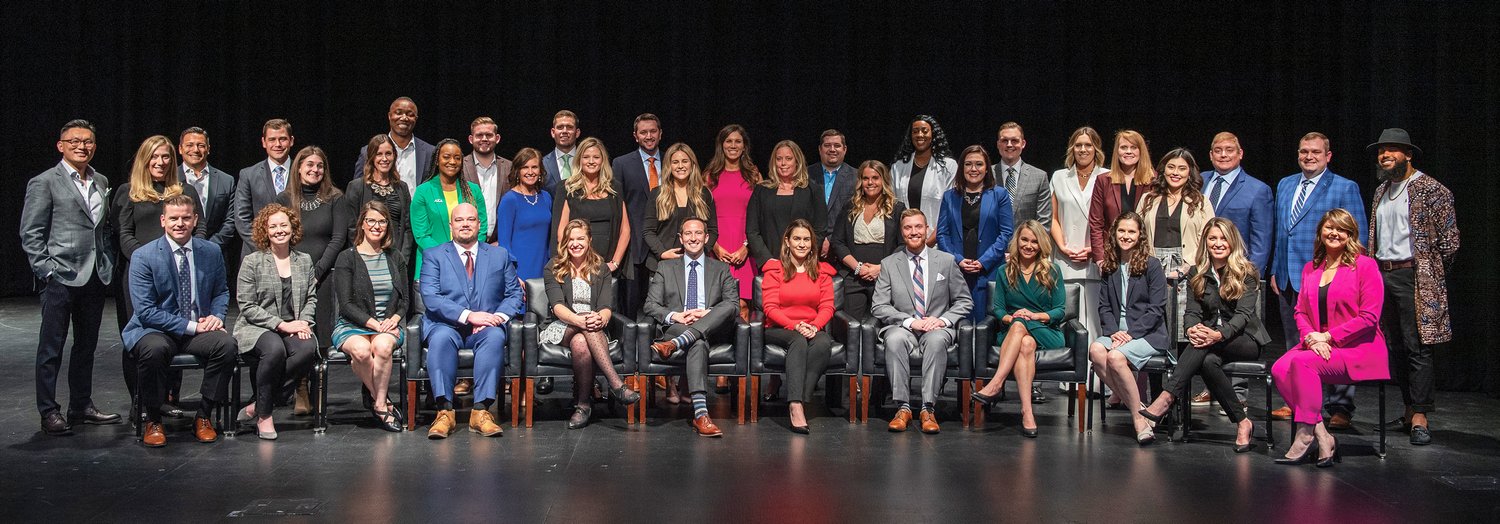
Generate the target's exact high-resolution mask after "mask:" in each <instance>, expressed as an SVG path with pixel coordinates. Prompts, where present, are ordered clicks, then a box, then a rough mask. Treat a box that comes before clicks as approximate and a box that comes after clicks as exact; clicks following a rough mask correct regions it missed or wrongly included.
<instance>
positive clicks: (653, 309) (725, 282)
mask: <svg viewBox="0 0 1500 524" xmlns="http://www.w3.org/2000/svg"><path fill="white" fill-rule="evenodd" d="M685 260H687V259H686V258H685V257H679V258H674V259H671V260H663V261H661V263H660V264H657V266H656V272H655V273H653V274H652V275H651V288H650V290H648V291H647V292H646V304H645V306H643V307H642V309H641V311H642V312H643V313H645V314H646V316H647V317H649V318H650V319H651V320H654V321H656V322H659V323H662V324H665V323H666V318H667V315H668V314H670V313H677V312H680V311H682V308H683V305H684V304H685V303H686V297H687V293H686V292H685V290H686V289H687V272H686V271H685V270H684V269H683V267H684V266H683V264H684V263H685V262H684V261H685ZM702 278H703V282H702V284H703V299H704V301H705V302H707V304H704V306H707V307H708V308H709V309H710V311H709V313H708V315H705V316H704V317H703V318H700V319H698V321H697V322H694V323H693V327H695V328H698V331H699V332H701V333H703V334H704V335H708V334H709V333H712V332H714V331H718V330H719V329H721V328H724V327H727V326H730V325H732V324H733V323H734V319H735V318H736V317H738V316H739V314H740V283H739V281H738V280H735V279H734V277H733V276H732V275H730V274H729V264H725V263H723V262H720V261H718V260H717V259H714V258H710V257H707V256H705V257H703V274H702ZM643 320H644V319H643ZM663 333H665V331H663Z"/></svg>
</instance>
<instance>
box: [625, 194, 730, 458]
mask: <svg viewBox="0 0 1500 524" xmlns="http://www.w3.org/2000/svg"><path fill="white" fill-rule="evenodd" d="M677 234H678V238H679V239H680V240H681V241H682V256H681V257H679V258H673V259H669V260H663V261H662V262H661V263H660V264H657V266H656V272H655V273H654V274H652V275H651V288H650V290H649V291H648V292H647V293H646V304H645V307H644V309H643V311H644V312H645V314H646V316H647V317H649V318H652V319H657V320H660V321H661V322H662V323H664V324H666V326H667V327H666V329H664V330H662V336H661V338H659V339H658V340H657V341H656V342H655V343H653V344H651V349H652V350H654V351H656V352H657V354H660V355H661V357H662V358H663V359H665V358H668V357H670V356H671V355H672V353H674V352H676V351H681V350H682V348H687V372H686V374H687V380H688V393H689V394H690V395H692V399H693V430H694V431H697V432H698V435H700V436H704V437H718V436H721V435H723V434H724V433H723V432H722V431H719V427H718V426H716V425H714V421H713V420H712V419H709V418H708V341H707V339H708V337H712V336H714V335H716V334H720V333H722V332H723V331H725V330H728V329H731V328H732V327H733V326H734V319H735V317H736V316H737V315H738V314H739V311H740V284H739V282H738V281H736V280H735V279H734V277H732V276H730V274H729V265H728V264H725V263H723V262H720V261H718V260H716V259H713V258H710V257H706V256H703V248H704V244H706V243H707V242H708V224H706V223H704V222H703V221H702V220H699V219H697V218H689V219H687V220H683V221H682V229H680V230H678V233H677ZM700 270H701V271H702V273H699V271H700ZM700 275H701V278H700Z"/></svg>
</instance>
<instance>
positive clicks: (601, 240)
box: [553, 137, 634, 280]
mask: <svg viewBox="0 0 1500 524" xmlns="http://www.w3.org/2000/svg"><path fill="white" fill-rule="evenodd" d="M573 173H574V174H573V176H572V177H570V178H568V180H567V181H566V182H564V184H563V185H564V188H565V189H564V191H563V198H560V199H558V200H557V203H555V204H553V205H554V206H556V207H557V208H558V211H557V212H556V213H554V216H556V217H557V218H556V222H555V223H554V227H553V229H555V230H557V237H556V238H559V239H561V238H566V237H564V236H563V231H562V227H563V226H564V225H566V224H567V223H568V222H569V221H572V220H583V221H585V222H588V224H589V233H590V236H592V237H593V248H594V252H595V253H598V254H599V256H601V257H603V258H604V265H605V266H606V267H608V268H609V271H610V273H612V274H614V275H615V276H616V277H618V278H621V279H625V280H629V279H631V277H632V276H634V275H633V273H634V272H633V271H632V270H631V269H632V267H633V266H632V265H631V264H625V263H624V261H625V251H626V249H628V248H629V247H630V227H631V224H630V217H629V216H628V215H626V214H625V199H624V198H623V197H622V196H621V191H620V186H619V184H618V183H617V182H616V181H615V179H614V177H615V175H614V171H613V170H611V169H610V167H609V152H608V151H606V150H605V149H604V143H603V142H600V141H599V139H597V138H594V137H589V138H585V139H583V141H581V142H579V143H578V156H577V157H575V158H574V159H573Z"/></svg>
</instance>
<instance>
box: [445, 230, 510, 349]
mask: <svg viewBox="0 0 1500 524" xmlns="http://www.w3.org/2000/svg"><path fill="white" fill-rule="evenodd" d="M474 248H475V251H476V252H477V256H475V259H474V278H473V279H472V280H471V279H469V276H468V274H467V273H466V272H465V271H464V263H463V260H460V259H459V258H458V248H456V247H454V243H453V242H452V241H448V242H443V243H441V244H438V245H436V246H433V247H432V248H431V249H428V250H427V251H424V252H423V253H422V261H423V262H422V278H421V292H422V303H423V305H424V307H426V314H425V315H423V316H422V334H423V336H424V337H425V336H429V335H431V334H432V327H433V326H434V325H437V324H446V325H448V326H452V327H457V326H459V325H460V324H459V321H458V317H459V316H461V315H462V314H463V312H464V310H469V311H484V312H487V313H494V314H497V315H504V316H505V317H506V319H512V318H516V317H518V316H520V314H521V305H522V304H521V300H522V298H521V295H522V292H521V281H520V280H517V279H516V266H515V263H514V262H512V259H511V256H510V252H509V251H506V250H505V248H503V247H499V246H492V245H490V244H486V243H484V242H478V243H476V244H474ZM505 327H506V326H501V328H502V329H504V328H505Z"/></svg>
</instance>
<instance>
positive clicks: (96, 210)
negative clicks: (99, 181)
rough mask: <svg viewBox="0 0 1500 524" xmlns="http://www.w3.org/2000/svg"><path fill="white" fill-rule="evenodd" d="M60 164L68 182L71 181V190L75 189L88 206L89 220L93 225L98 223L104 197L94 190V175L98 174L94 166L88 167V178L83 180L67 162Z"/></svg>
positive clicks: (81, 175) (102, 210)
mask: <svg viewBox="0 0 1500 524" xmlns="http://www.w3.org/2000/svg"><path fill="white" fill-rule="evenodd" d="M60 164H62V167H63V170H65V171H67V173H68V180H71V181H73V189H77V190H78V194H79V195H82V196H83V201H84V202H85V203H87V204H88V206H89V218H90V219H92V220H93V221H94V223H95V224H97V223H99V220H100V219H102V218H104V217H102V216H99V215H100V214H102V213H103V212H104V197H103V196H101V195H100V194H99V190H97V189H95V188H94V175H97V174H99V173H98V172H97V171H94V166H88V175H89V177H88V178H87V179H84V178H83V174H81V173H79V172H78V170H77V169H73V166H72V165H71V164H68V163H67V162H60Z"/></svg>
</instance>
